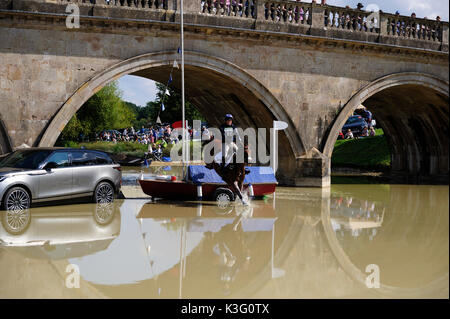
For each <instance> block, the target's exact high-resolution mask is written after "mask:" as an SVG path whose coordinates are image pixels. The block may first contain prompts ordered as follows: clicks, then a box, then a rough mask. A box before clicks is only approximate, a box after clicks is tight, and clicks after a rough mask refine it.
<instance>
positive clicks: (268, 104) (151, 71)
mask: <svg viewBox="0 0 450 319" xmlns="http://www.w3.org/2000/svg"><path fill="white" fill-rule="evenodd" d="M179 58H180V57H179V55H178V54H177V52H176V51H164V52H155V53H148V54H143V55H139V56H136V57H133V58H130V59H127V60H124V61H122V62H119V63H117V64H115V65H113V66H112V67H110V68H108V69H106V70H104V71H102V72H101V73H100V74H98V75H96V76H95V77H93V78H92V79H90V80H89V81H87V82H86V83H84V84H83V85H82V86H81V87H80V88H78V89H77V90H76V91H75V93H74V94H73V95H72V96H71V97H70V98H69V99H68V100H67V101H66V102H65V103H64V104H63V106H62V107H61V108H60V109H59V111H58V113H57V114H56V115H55V116H54V118H53V119H52V121H51V122H50V124H49V125H48V127H47V128H46V130H45V132H44V134H43V135H42V138H41V139H40V142H39V146H51V145H53V144H54V143H55V142H56V140H57V138H58V136H59V134H60V133H61V131H62V130H63V129H64V127H65V125H66V124H67V123H68V121H69V120H70V119H71V118H72V116H73V115H74V114H75V113H76V111H77V110H78V109H79V108H80V107H81V106H82V105H83V104H84V103H85V102H86V101H87V100H88V99H89V98H90V97H91V96H92V95H93V94H95V93H96V92H97V91H99V90H100V89H101V88H102V87H104V86H105V85H106V84H108V83H109V82H111V81H113V80H116V79H118V78H120V77H121V76H123V75H138V76H142V77H146V78H149V79H152V80H155V81H158V82H161V83H166V82H167V78H168V75H169V72H170V69H171V68H172V65H173V61H174V60H178V62H179ZM185 69H186V73H185V74H186V81H185V83H186V97H187V99H189V100H193V102H194V104H195V105H196V106H198V107H199V110H200V111H201V112H202V113H203V114H205V116H206V118H207V119H208V117H209V119H212V121H211V122H212V123H214V122H217V121H218V120H221V119H222V116H223V114H225V113H223V112H225V110H227V108H228V107H229V109H228V112H226V113H236V114H237V115H238V119H239V120H238V122H239V124H241V125H247V126H252V127H265V128H270V127H272V121H273V120H280V121H284V122H286V123H288V128H287V129H286V130H285V134H280V148H283V144H288V145H289V149H286V147H285V149H284V155H285V156H286V157H290V158H291V161H290V162H291V165H292V163H294V161H292V159H295V158H297V157H299V156H300V155H302V154H303V153H304V146H303V143H302V141H301V139H300V137H299V135H298V133H297V131H296V129H295V126H294V125H293V124H292V121H291V119H290V117H289V115H288V114H287V113H286V111H285V110H284V108H283V106H282V105H281V104H280V102H279V101H278V100H277V99H276V98H275V97H274V96H273V95H272V94H271V93H270V92H269V90H267V89H266V88H265V87H264V86H263V85H262V84H261V83H260V82H259V81H258V80H256V79H255V78H254V77H253V76H251V75H250V74H248V73H247V72H246V71H244V70H243V69H241V68H240V67H239V66H237V65H235V64H232V63H230V62H228V61H225V60H223V59H220V58H217V57H213V56H210V55H206V54H203V53H199V52H193V51H185ZM178 73H181V72H178ZM202 76H203V77H206V80H203V82H202V83H201V85H203V87H199V86H200V84H199V81H200V78H201V77H202ZM177 77H179V75H178V74H176V72H175V74H174V79H173V82H172V84H171V85H172V86H175V87H176V86H177V84H176V83H179V82H180V81H177V80H178V79H177ZM196 77H197V78H196ZM196 79H197V81H196ZM195 81H196V82H195ZM215 81H216V82H215ZM193 82H194V83H193ZM206 82H209V84H208V83H206ZM218 84H221V85H218ZM221 86H222V87H221ZM223 86H225V88H223ZM228 93H229V94H228ZM246 99H247V100H246ZM218 104H220V105H222V108H221V109H220V108H219V110H220V111H221V112H217V110H216V105H218ZM208 105H209V106H211V105H212V106H213V107H212V108H211V107H209V108H208ZM222 111H223V112H222ZM209 119H208V120H209ZM282 139H284V142H288V143H283V140H282ZM281 153H283V151H282V150H280V154H281ZM287 153H289V155H288V154H287ZM280 156H281V157H282V156H283V155H282V154H281V155H280ZM281 163H282V161H281V160H280V169H281V168H282V167H281Z"/></svg>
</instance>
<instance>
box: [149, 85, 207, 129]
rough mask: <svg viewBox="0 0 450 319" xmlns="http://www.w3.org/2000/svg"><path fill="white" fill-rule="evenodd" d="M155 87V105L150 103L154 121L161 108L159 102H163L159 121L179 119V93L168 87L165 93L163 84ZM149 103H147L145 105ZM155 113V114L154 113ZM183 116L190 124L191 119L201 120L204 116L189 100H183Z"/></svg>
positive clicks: (180, 106) (170, 121)
mask: <svg viewBox="0 0 450 319" xmlns="http://www.w3.org/2000/svg"><path fill="white" fill-rule="evenodd" d="M156 88H157V89H158V93H156V105H154V104H153V105H152V106H151V107H152V112H151V113H152V116H153V117H152V118H153V119H154V121H156V118H157V116H158V111H159V110H160V108H161V102H164V108H165V110H164V111H161V112H160V113H159V117H160V119H161V122H163V123H165V122H167V123H173V122H176V121H181V108H182V105H181V93H180V92H178V91H176V90H174V89H173V88H171V87H169V88H168V90H169V95H167V94H166V95H165V94H164V91H165V89H166V86H165V85H163V84H159V83H157V84H156ZM148 105H149V104H148V103H147V106H148ZM155 113H156V114H155ZM185 116H186V120H188V121H189V123H190V124H191V125H192V121H193V120H202V121H204V117H203V116H202V114H201V113H200V112H199V111H198V110H197V108H196V107H195V106H194V105H193V104H192V103H190V102H189V101H186V102H185Z"/></svg>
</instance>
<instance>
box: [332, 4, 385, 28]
mask: <svg viewBox="0 0 450 319" xmlns="http://www.w3.org/2000/svg"><path fill="white" fill-rule="evenodd" d="M323 14H324V19H323V21H324V22H323V23H324V26H325V27H329V28H336V29H344V30H351V31H362V32H379V29H380V28H379V23H380V18H379V17H380V15H379V13H373V12H367V11H362V10H356V9H349V8H340V7H334V6H326V7H325V8H324V10H323Z"/></svg>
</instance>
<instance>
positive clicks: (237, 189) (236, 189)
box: [233, 181, 248, 205]
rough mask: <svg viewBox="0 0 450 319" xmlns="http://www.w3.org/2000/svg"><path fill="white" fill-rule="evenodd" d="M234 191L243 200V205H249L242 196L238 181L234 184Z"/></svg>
mask: <svg viewBox="0 0 450 319" xmlns="http://www.w3.org/2000/svg"><path fill="white" fill-rule="evenodd" d="M233 189H234V192H235V193H236V194H237V195H238V196H239V198H240V199H241V201H242V204H244V205H247V204H248V203H247V201H246V200H245V199H244V197H243V196H242V192H241V188H240V187H239V183H238V181H235V182H234V183H233Z"/></svg>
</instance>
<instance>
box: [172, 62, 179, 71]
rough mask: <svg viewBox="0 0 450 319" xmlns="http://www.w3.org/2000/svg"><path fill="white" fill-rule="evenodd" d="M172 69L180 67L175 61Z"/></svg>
mask: <svg viewBox="0 0 450 319" xmlns="http://www.w3.org/2000/svg"><path fill="white" fill-rule="evenodd" d="M173 67H174V68H177V69H180V67H179V66H178V63H177V60H174V61H173Z"/></svg>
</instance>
